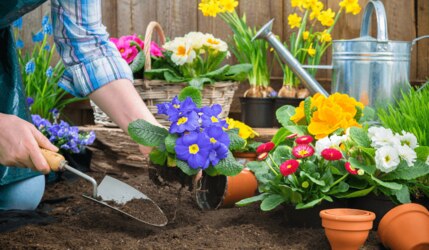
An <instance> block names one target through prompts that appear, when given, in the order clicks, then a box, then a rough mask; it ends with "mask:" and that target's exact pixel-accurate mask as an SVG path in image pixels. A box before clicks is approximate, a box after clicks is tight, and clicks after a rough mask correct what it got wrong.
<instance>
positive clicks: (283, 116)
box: [276, 105, 295, 127]
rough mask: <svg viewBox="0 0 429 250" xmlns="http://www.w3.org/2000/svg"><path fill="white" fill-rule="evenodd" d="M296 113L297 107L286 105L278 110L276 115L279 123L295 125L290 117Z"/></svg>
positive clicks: (284, 125)
mask: <svg viewBox="0 0 429 250" xmlns="http://www.w3.org/2000/svg"><path fill="white" fill-rule="evenodd" d="M293 115H295V107H293V106H289V105H285V106H283V107H281V108H279V109H277V111H276V117H277V120H278V121H279V123H280V124H281V125H282V126H283V127H286V126H289V125H294V123H293V122H292V121H291V120H290V118H291V117H292V116H293Z"/></svg>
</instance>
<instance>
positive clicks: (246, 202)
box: [235, 193, 268, 207]
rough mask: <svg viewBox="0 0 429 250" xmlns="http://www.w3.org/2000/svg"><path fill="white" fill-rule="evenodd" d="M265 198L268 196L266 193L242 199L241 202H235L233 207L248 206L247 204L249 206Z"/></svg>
mask: <svg viewBox="0 0 429 250" xmlns="http://www.w3.org/2000/svg"><path fill="white" fill-rule="evenodd" d="M267 196H268V194H267V193H262V194H258V195H256V196H253V197H249V198H246V199H243V200H241V201H239V202H236V203H235V205H237V206H239V207H242V206H246V205H249V204H251V203H253V202H257V201H262V200H264V199H265V198H266V197H267Z"/></svg>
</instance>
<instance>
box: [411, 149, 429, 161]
mask: <svg viewBox="0 0 429 250" xmlns="http://www.w3.org/2000/svg"><path fill="white" fill-rule="evenodd" d="M414 151H416V154H417V159H419V160H421V161H423V162H426V160H427V159H428V157H429V147H427V146H419V147H417V148H415V149H414Z"/></svg>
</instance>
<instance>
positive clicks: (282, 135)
mask: <svg viewBox="0 0 429 250" xmlns="http://www.w3.org/2000/svg"><path fill="white" fill-rule="evenodd" d="M290 134H291V132H289V131H288V130H287V129H285V128H284V127H281V128H280V129H279V130H277V132H276V134H275V135H274V136H273V138H272V139H271V142H273V143H274V144H275V145H276V146H277V145H279V144H280V143H282V142H283V141H284V140H286V137H288V136H289V135H290Z"/></svg>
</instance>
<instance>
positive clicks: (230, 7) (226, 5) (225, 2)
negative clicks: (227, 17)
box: [219, 0, 238, 12]
mask: <svg viewBox="0 0 429 250" xmlns="http://www.w3.org/2000/svg"><path fill="white" fill-rule="evenodd" d="M219 2H220V6H221V10H222V11H225V12H233V11H234V10H235V7H237V6H238V1H236V0H220V1H219Z"/></svg>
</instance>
